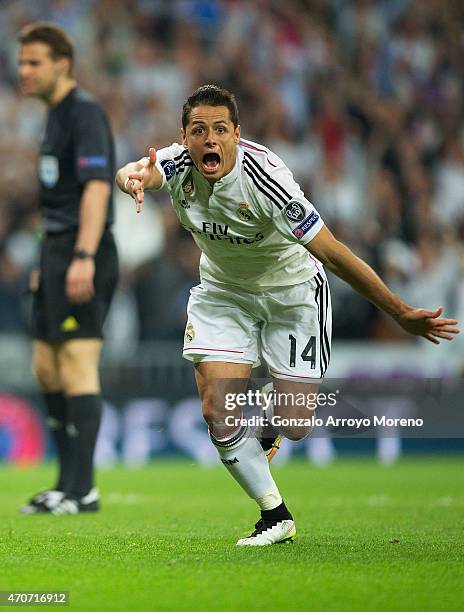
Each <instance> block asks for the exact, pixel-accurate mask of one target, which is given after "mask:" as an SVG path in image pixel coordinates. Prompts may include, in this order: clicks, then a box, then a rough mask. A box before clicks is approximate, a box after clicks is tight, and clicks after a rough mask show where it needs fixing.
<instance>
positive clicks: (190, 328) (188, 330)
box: [185, 323, 195, 342]
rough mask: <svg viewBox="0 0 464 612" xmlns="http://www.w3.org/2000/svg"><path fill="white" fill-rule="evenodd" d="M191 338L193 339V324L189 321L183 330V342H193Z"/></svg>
mask: <svg viewBox="0 0 464 612" xmlns="http://www.w3.org/2000/svg"><path fill="white" fill-rule="evenodd" d="M193 340H195V330H194V329H193V325H192V324H191V323H189V324H188V325H187V328H186V330H185V342H193Z"/></svg>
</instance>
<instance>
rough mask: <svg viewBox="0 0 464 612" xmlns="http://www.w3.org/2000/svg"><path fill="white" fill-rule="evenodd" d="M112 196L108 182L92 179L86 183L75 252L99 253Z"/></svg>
mask: <svg viewBox="0 0 464 612" xmlns="http://www.w3.org/2000/svg"><path fill="white" fill-rule="evenodd" d="M110 194H111V186H110V184H109V182H108V181H104V180H100V179H91V180H90V181H87V182H86V183H85V186H84V189H83V192H82V197H81V205H80V210H79V229H78V232H77V238H76V244H75V246H74V250H75V251H86V252H87V253H90V254H92V255H95V253H96V252H97V250H98V245H99V244H100V238H101V237H102V234H103V230H104V229H105V224H106V214H107V210H108V203H109V199H110Z"/></svg>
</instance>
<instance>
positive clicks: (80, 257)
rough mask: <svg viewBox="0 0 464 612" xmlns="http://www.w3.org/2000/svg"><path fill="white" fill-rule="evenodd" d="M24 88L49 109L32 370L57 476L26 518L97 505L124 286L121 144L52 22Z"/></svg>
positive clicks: (30, 43)
mask: <svg viewBox="0 0 464 612" xmlns="http://www.w3.org/2000/svg"><path fill="white" fill-rule="evenodd" d="M18 40H19V44H20V61H19V76H20V85H21V91H22V93H23V94H25V95H29V96H36V97H38V98H40V99H41V100H43V101H44V102H45V103H46V104H47V107H48V111H49V112H48V117H47V123H46V127H45V131H44V135H43V140H42V143H41V146H40V153H39V179H40V206H41V211H42V217H43V229H44V236H45V237H44V240H43V244H42V249H41V257H40V271H39V275H38V277H37V278H36V279H35V281H33V279H32V277H31V288H32V289H33V291H34V296H35V297H34V307H33V332H34V337H35V341H34V350H33V364H34V371H35V373H36V376H37V379H38V382H39V385H40V387H41V390H42V392H43V397H44V402H45V406H46V409H47V413H48V421H47V422H48V425H49V427H50V430H51V432H52V434H53V437H54V439H55V442H56V446H57V450H58V456H59V474H58V479H57V482H56V485H55V486H54V488H53V489H51V490H47V491H43V492H41V493H38V494H37V495H35V496H34V497H32V499H31V500H30V501H29V503H28V504H27V505H26V506H24V507H23V508H21V511H22V512H24V513H30V514H32V513H37V512H51V513H53V514H77V513H79V512H85V511H87V512H88V511H97V510H98V509H99V495H98V491H97V489H96V488H95V487H94V476H93V454H94V449H95V443H96V439H97V433H98V428H99V425H100V420H101V412H102V401H101V392H100V381H99V373H98V365H99V358H100V352H101V347H102V326H103V322H104V319H105V316H106V313H107V311H108V307H109V305H110V301H111V297H112V295H113V291H114V288H115V285H116V282H117V276H118V261H117V253H116V248H115V243H114V240H113V236H112V233H111V229H110V227H111V223H112V221H113V204H112V183H113V177H114V148H113V139H112V135H111V131H110V127H109V124H108V120H107V117H106V115H105V113H104V111H103V109H102V108H101V106H100V105H99V104H98V103H97V102H96V100H95V99H94V98H93V97H92V96H91V95H90V94H88V93H87V92H86V91H83V90H82V89H81V88H80V87H78V86H77V83H76V81H75V80H74V79H73V76H72V70H73V57H74V47H73V43H72V41H71V40H70V38H69V37H68V35H67V34H66V33H65V32H64V31H63V30H61V29H60V28H59V27H57V26H56V25H54V24H51V23H45V22H36V23H33V24H30V25H27V26H25V27H24V28H23V29H22V30H21V31H20V33H19V37H18Z"/></svg>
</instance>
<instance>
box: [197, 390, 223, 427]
mask: <svg viewBox="0 0 464 612" xmlns="http://www.w3.org/2000/svg"><path fill="white" fill-rule="evenodd" d="M201 408H202V413H203V418H204V419H205V421H206V422H207V423H208V425H209V426H212V425H214V424H217V423H222V422H223V421H224V417H225V409H224V406H223V405H222V404H221V403H219V402H218V398H217V397H216V396H215V394H214V393H213V392H212V390H209V389H207V390H206V391H204V392H203V394H202V400H201Z"/></svg>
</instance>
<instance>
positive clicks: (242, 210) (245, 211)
mask: <svg viewBox="0 0 464 612" xmlns="http://www.w3.org/2000/svg"><path fill="white" fill-rule="evenodd" d="M237 215H238V217H239V218H240V219H241V220H242V221H249V220H250V219H251V217H252V214H251V211H250V206H249V204H247V203H246V202H242V203H241V204H239V206H238V208H237Z"/></svg>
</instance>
